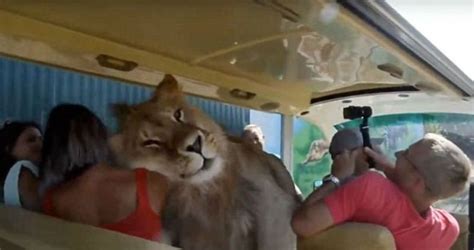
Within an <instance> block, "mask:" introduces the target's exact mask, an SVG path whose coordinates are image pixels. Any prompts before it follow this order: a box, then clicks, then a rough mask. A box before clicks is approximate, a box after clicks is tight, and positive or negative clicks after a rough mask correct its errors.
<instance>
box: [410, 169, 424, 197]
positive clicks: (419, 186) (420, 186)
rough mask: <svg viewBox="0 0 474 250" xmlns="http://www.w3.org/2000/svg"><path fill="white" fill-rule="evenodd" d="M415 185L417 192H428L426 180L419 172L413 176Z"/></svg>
mask: <svg viewBox="0 0 474 250" xmlns="http://www.w3.org/2000/svg"><path fill="white" fill-rule="evenodd" d="M413 179H414V180H413V185H414V188H415V190H416V192H417V193H420V194H421V193H426V190H427V187H426V183H425V180H424V179H423V177H422V176H421V175H420V174H419V173H415V176H414V177H413Z"/></svg>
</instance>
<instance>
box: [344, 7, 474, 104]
mask: <svg viewBox="0 0 474 250" xmlns="http://www.w3.org/2000/svg"><path fill="white" fill-rule="evenodd" d="M338 3H339V4H340V5H341V6H343V7H344V8H347V9H348V10H350V11H351V12H352V13H354V14H356V15H357V16H358V17H360V18H361V19H363V20H364V21H366V22H367V23H368V24H370V25H371V26H373V27H374V28H376V29H377V30H378V31H380V32H382V33H383V34H385V35H386V36H387V37H388V38H390V39H391V40H393V41H394V42H396V43H397V44H398V45H400V46H401V47H402V48H405V49H406V50H407V51H408V52H409V53H410V54H412V55H413V56H414V57H415V58H417V59H419V61H421V62H423V63H424V64H426V65H427V66H429V67H430V68H432V69H433V70H434V71H436V72H437V73H439V74H440V75H441V76H442V77H443V78H445V79H446V80H448V81H449V82H451V83H453V85H454V86H455V87H456V88H458V89H459V90H461V91H462V93H463V95H464V96H472V95H474V86H473V85H472V80H470V79H469V77H468V76H467V75H466V74H465V73H463V72H462V71H461V70H460V69H459V68H458V67H457V66H456V65H455V64H454V63H453V62H452V61H451V60H449V59H448V58H447V57H446V56H445V55H444V54H443V53H441V52H440V51H439V50H438V49H437V48H436V47H435V46H434V45H433V44H432V43H431V42H430V41H429V40H428V39H426V38H425V37H424V36H423V35H422V34H421V33H420V32H418V31H417V30H416V29H415V28H414V27H413V26H412V25H410V24H409V23H408V22H407V21H406V20H405V19H404V18H403V17H402V16H401V15H400V14H398V13H397V12H396V11H395V10H394V9H393V8H392V7H391V6H390V4H389V3H386V2H385V1H358V0H338Z"/></svg>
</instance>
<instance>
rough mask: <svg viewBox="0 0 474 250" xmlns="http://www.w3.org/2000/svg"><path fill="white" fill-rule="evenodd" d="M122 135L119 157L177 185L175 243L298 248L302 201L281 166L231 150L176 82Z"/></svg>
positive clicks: (172, 211) (132, 116)
mask: <svg viewBox="0 0 474 250" xmlns="http://www.w3.org/2000/svg"><path fill="white" fill-rule="evenodd" d="M122 110H123V109H122ZM121 127H122V130H121V132H120V134H119V135H118V136H116V137H115V139H114V144H115V145H116V149H115V150H116V153H117V155H118V156H119V157H121V158H122V160H123V161H125V162H126V163H127V164H128V166H129V167H130V168H137V167H144V168H147V169H149V170H151V171H157V172H160V173H162V174H164V175H166V176H167V177H168V178H169V179H170V181H171V183H172V185H171V191H170V195H169V198H168V201H167V206H166V209H165V212H164V214H163V215H162V216H163V226H164V229H165V232H166V234H167V235H168V237H167V239H168V240H169V241H170V242H169V243H171V244H172V245H174V246H178V247H182V248H183V249H186V250H188V249H199V250H202V249H206V250H209V249H219V250H224V249H272V250H278V249H282V250H288V249H294V248H295V246H296V236H295V235H294V233H293V232H292V229H291V227H290V219H291V215H292V213H293V210H294V209H295V207H296V206H297V205H298V197H297V195H296V192H295V190H294V186H293V182H292V180H291V177H290V175H289V174H288V172H287V171H286V170H285V167H284V166H283V164H282V163H281V161H280V160H278V159H276V158H275V157H272V156H270V155H267V154H266V153H264V152H262V151H259V150H255V149H253V148H251V147H250V148H249V147H245V146H244V144H242V143H240V142H238V141H237V142H234V141H232V142H231V141H230V140H229V139H228V137H227V136H226V134H225V133H224V132H223V131H222V129H221V128H220V127H219V126H218V125H217V124H216V123H215V122H214V121H212V120H211V119H209V118H208V117H207V116H205V115H204V114H203V113H201V112H200V111H199V110H197V109H194V108H192V107H191V106H189V105H188V104H187V103H186V101H185V98H184V94H183V93H182V92H181V90H180V88H179V86H178V83H177V82H176V80H175V79H174V78H173V77H172V76H171V75H166V76H165V77H164V79H163V81H162V82H161V83H160V84H159V85H158V87H157V88H156V91H155V93H154V96H153V97H152V98H151V100H149V101H146V102H144V103H141V104H138V105H136V106H132V107H129V108H128V109H127V114H126V116H125V117H124V119H123V124H122V126H121Z"/></svg>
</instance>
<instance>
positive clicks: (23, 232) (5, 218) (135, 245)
mask: <svg viewBox="0 0 474 250" xmlns="http://www.w3.org/2000/svg"><path fill="white" fill-rule="evenodd" d="M0 249H12V250H16V249H18V250H20V249H35V250H43V249H48V250H51V249H114V250H125V249H137V250H138V249H157V250H177V249H178V248H174V247H171V246H168V245H165V244H161V243H157V242H153V241H148V240H145V239H142V238H138V237H133V236H129V235H126V234H121V233H118V232H114V231H110V230H105V229H102V228H98V227H94V226H89V225H84V224H79V223H73V222H69V221H65V220H60V219H57V218H54V217H50V216H46V215H43V214H40V213H35V212H31V211H28V210H25V209H22V208H17V207H6V206H4V205H2V204H0Z"/></svg>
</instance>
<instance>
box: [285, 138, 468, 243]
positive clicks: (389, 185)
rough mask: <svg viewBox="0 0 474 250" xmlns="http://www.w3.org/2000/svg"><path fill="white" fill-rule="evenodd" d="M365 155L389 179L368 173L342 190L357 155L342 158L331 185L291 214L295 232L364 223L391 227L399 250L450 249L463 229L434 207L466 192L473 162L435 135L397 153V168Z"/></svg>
mask: <svg viewBox="0 0 474 250" xmlns="http://www.w3.org/2000/svg"><path fill="white" fill-rule="evenodd" d="M365 152H366V153H367V154H368V155H369V156H371V157H372V158H373V159H374V161H375V162H376V163H377V164H378V165H379V167H380V168H382V169H383V170H384V172H385V174H386V176H387V177H386V178H385V177H384V176H383V175H381V174H379V173H377V172H372V171H369V172H367V173H365V174H363V175H361V176H360V177H358V178H356V179H354V180H352V181H350V182H349V183H347V184H345V185H343V186H341V187H340V188H338V187H339V183H340V181H341V180H343V179H345V178H347V177H349V176H351V175H353V172H354V169H355V158H356V155H357V152H356V151H352V152H348V151H346V152H344V153H342V154H339V155H338V156H336V157H335V159H334V162H333V166H332V170H331V175H332V176H331V178H330V179H331V181H329V182H326V183H325V184H324V185H323V186H322V187H321V188H320V189H319V190H318V192H314V193H313V194H311V195H310V196H309V197H308V199H306V201H305V202H304V203H303V205H302V206H301V207H300V208H299V209H298V210H297V211H296V212H295V214H294V215H293V219H292V227H293V230H294V231H295V233H296V234H298V235H299V236H300V237H307V236H311V235H314V234H318V233H320V232H322V231H323V230H325V229H327V228H328V227H331V226H332V225H336V224H340V223H344V222H347V221H355V222H366V223H373V224H379V225H382V226H385V227H387V228H388V229H389V230H390V231H391V233H392V234H393V236H394V238H395V243H396V245H397V249H401V250H403V249H449V248H450V247H451V245H452V244H453V243H454V241H455V240H456V238H457V236H458V234H459V225H458V223H457V221H456V220H455V219H454V217H452V216H451V215H450V214H449V213H448V212H446V211H444V210H441V209H436V208H433V207H432V206H431V205H432V204H433V203H434V202H436V201H438V200H441V199H446V198H448V197H451V196H454V195H456V194H457V193H459V192H461V191H463V190H464V189H465V187H466V186H467V184H468V179H469V175H470V169H471V162H470V160H469V158H468V157H467V156H466V155H465V154H464V153H463V152H462V150H461V149H459V148H458V147H457V146H456V145H454V144H453V143H452V142H451V141H449V140H447V139H446V138H444V137H442V136H440V135H436V134H427V135H425V136H424V137H423V139H421V140H419V141H417V142H416V143H414V144H412V145H411V146H410V147H409V148H408V149H406V150H404V151H401V152H398V153H397V154H396V156H397V161H396V164H395V165H392V164H391V163H390V162H388V161H387V160H386V158H385V157H383V156H382V155H380V154H378V153H376V152H374V151H372V150H370V149H368V148H366V149H365ZM333 191H334V192H333Z"/></svg>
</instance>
